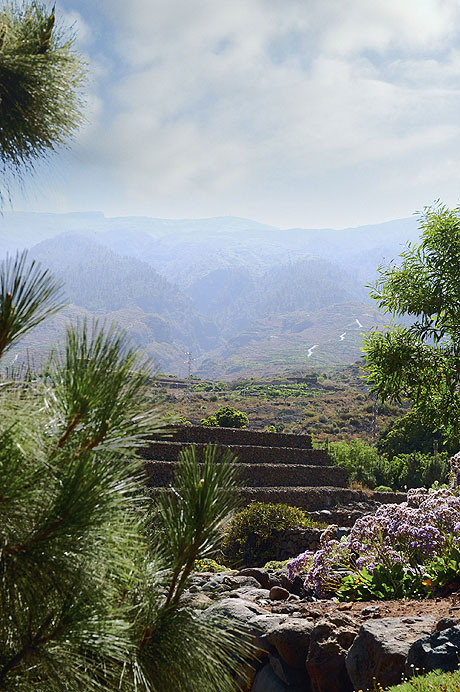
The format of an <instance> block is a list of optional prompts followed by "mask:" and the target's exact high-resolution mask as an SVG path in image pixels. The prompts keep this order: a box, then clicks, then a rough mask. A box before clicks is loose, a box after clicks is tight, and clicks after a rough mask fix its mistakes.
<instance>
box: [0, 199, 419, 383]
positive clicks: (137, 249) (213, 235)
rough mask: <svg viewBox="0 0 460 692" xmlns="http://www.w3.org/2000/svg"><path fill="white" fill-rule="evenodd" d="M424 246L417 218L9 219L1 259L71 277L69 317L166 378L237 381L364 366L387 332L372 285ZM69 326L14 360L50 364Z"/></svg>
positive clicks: (47, 330)
mask: <svg viewBox="0 0 460 692" xmlns="http://www.w3.org/2000/svg"><path fill="white" fill-rule="evenodd" d="M415 237H417V229H416V223H415V220H413V219H403V220H400V221H394V222H390V223H387V224H380V225H376V226H369V227H362V228H356V229H346V230H343V231H336V230H331V229H323V230H312V229H287V230H281V229H277V228H273V227H270V226H266V225H264V224H258V223H257V222H255V221H251V220H248V219H239V218H233V217H221V218H216V219H196V220H187V219H184V220H165V219H149V218H142V217H140V218H118V219H111V218H105V217H104V216H103V215H102V214H98V213H88V214H62V215H53V214H20V213H18V214H15V213H7V214H5V215H4V217H3V218H2V219H0V256H2V255H5V254H6V253H7V252H8V251H10V252H11V251H12V249H13V248H16V247H31V248H32V254H33V255H34V256H35V257H37V258H38V259H40V261H41V262H43V263H44V264H45V265H46V266H48V267H49V268H51V269H52V270H53V271H54V272H55V273H57V274H58V275H59V276H61V277H62V278H63V279H64V281H65V284H66V286H65V289H66V294H67V298H68V300H69V303H70V305H69V308H68V310H67V312H68V315H69V316H70V317H75V316H81V315H88V316H91V315H98V316H102V317H105V318H107V320H115V321H116V322H118V323H119V324H121V325H122V326H123V327H124V328H125V329H126V330H127V331H128V333H129V335H130V337H131V338H133V339H134V341H135V342H136V344H137V345H138V346H139V347H140V348H142V349H144V350H145V352H146V353H147V354H149V355H150V356H152V357H153V358H154V359H155V360H156V361H157V363H158V366H159V367H160V368H161V369H162V370H164V371H169V372H177V373H178V374H180V375H186V374H187V369H188V366H187V361H188V354H189V353H192V369H193V372H195V373H197V374H198V375H200V376H201V377H206V378H214V379H221V378H222V379H234V378H235V377H250V376H258V377H261V376H267V375H270V374H272V373H276V372H283V371H285V370H286V369H299V368H305V367H306V366H307V365H308V366H311V367H313V368H330V367H331V366H333V367H336V366H343V365H348V364H350V363H353V362H354V361H356V360H357V358H359V356H360V348H361V346H362V333H363V332H366V331H368V330H369V329H371V328H372V327H375V326H377V327H381V326H382V325H383V323H384V318H383V317H382V316H381V315H380V314H379V312H378V310H377V309H376V307H375V305H373V304H372V303H371V301H370V299H369V298H368V296H367V289H366V288H365V286H364V284H365V282H366V281H372V280H373V278H374V277H375V275H376V269H377V266H378V264H379V263H381V262H382V261H384V258H385V257H389V258H391V257H394V256H396V255H397V254H398V253H399V251H400V247H401V245H402V244H403V243H404V242H405V241H406V240H407V239H408V238H415ZM357 248H358V249H357ZM61 322H62V320H59V319H58V320H55V321H54V322H53V321H51V322H49V323H48V324H46V325H45V326H43V328H42V329H40V330H37V332H36V333H35V334H34V335H33V342H32V341H30V342H27V341H25V342H24V343H23V344H21V349H20V350H19V351H16V352H14V353H12V359H14V358H15V357H16V356H18V358H20V359H22V360H24V359H25V358H26V353H27V348H30V349H32V348H33V350H34V355H35V357H37V354H45V353H46V352H47V350H48V349H49V347H50V345H55V344H56V343H57V342H59V341H60V335H61V334H62V329H61V326H62V325H61Z"/></svg>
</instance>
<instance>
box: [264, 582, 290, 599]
mask: <svg viewBox="0 0 460 692" xmlns="http://www.w3.org/2000/svg"><path fill="white" fill-rule="evenodd" d="M269 598H270V599H271V600H272V601H285V600H286V599H287V598H289V591H288V590H287V589H283V587H282V586H272V588H271V589H270V596H269Z"/></svg>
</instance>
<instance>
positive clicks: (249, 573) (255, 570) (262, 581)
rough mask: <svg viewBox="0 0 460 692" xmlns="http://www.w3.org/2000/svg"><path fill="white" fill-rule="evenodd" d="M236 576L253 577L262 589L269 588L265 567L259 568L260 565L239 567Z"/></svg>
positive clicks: (268, 578) (268, 577) (267, 573)
mask: <svg viewBox="0 0 460 692" xmlns="http://www.w3.org/2000/svg"><path fill="white" fill-rule="evenodd" d="M236 576H237V577H253V578H254V579H257V581H258V582H259V586H260V587H261V588H262V589H267V591H268V590H269V589H270V575H269V572H268V571H267V570H266V569H261V568H260V567H246V568H245V569H241V570H240V571H239V572H238V574H237V575H236Z"/></svg>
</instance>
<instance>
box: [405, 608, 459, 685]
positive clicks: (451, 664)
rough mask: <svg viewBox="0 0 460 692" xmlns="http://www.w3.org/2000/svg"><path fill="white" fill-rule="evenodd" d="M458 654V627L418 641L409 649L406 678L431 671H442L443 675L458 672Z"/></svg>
mask: <svg viewBox="0 0 460 692" xmlns="http://www.w3.org/2000/svg"><path fill="white" fill-rule="evenodd" d="M445 619H446V620H447V619H449V618H445ZM459 653H460V627H450V628H448V629H443V630H442V631H440V632H435V633H434V634H431V635H429V636H428V637H424V638H423V639H418V640H417V641H416V642H414V643H413V644H412V646H411V647H410V649H409V653H408V656H407V661H406V668H405V672H406V677H408V678H409V677H412V676H413V675H421V674H423V673H429V672H431V671H432V670H442V672H443V673H449V672H453V671H454V670H458V661H459Z"/></svg>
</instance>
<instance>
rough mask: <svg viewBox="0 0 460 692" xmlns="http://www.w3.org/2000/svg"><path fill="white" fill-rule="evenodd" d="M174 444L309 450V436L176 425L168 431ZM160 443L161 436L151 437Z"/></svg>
mask: <svg viewBox="0 0 460 692" xmlns="http://www.w3.org/2000/svg"><path fill="white" fill-rule="evenodd" d="M169 435H170V438H169V439H171V440H173V441H174V442H187V443H189V444H190V443H202V444H205V443H207V442H211V443H213V444H219V445H225V446H227V445H236V446H239V447H241V446H244V445H251V446H253V447H295V448H296V449H311V448H312V443H311V435H295V434H294V433H272V432H263V431H260V430H248V429H247V428H213V427H208V426H206V425H178V426H175V427H174V428H172V429H171V430H170V431H169ZM152 439H157V440H159V441H161V439H164V437H163V438H162V437H161V435H158V437H157V436H156V435H153V436H152Z"/></svg>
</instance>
